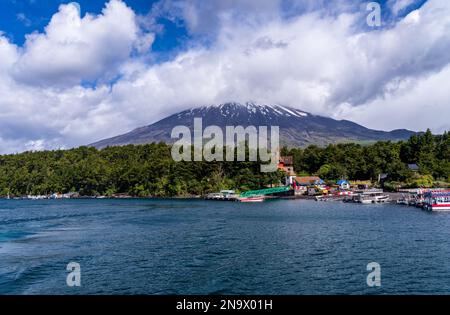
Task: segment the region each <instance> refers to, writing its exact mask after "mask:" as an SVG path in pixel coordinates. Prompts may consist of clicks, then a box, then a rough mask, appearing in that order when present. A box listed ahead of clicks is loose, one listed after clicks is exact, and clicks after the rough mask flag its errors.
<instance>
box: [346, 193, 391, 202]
mask: <svg viewBox="0 0 450 315" xmlns="http://www.w3.org/2000/svg"><path fill="white" fill-rule="evenodd" d="M354 201H355V202H358V203H362V204H371V203H385V202H389V201H390V198H389V195H386V194H385V193H384V192H383V191H382V190H381V189H373V190H367V191H363V192H361V193H359V194H358V195H357V196H356V197H355V198H354Z"/></svg>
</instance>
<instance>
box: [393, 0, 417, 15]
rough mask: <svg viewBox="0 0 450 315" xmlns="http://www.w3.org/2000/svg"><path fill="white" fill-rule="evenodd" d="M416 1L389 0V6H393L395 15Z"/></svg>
mask: <svg viewBox="0 0 450 315" xmlns="http://www.w3.org/2000/svg"><path fill="white" fill-rule="evenodd" d="M415 2H416V0H389V1H388V6H389V7H390V8H391V10H392V13H394V15H398V13H399V12H401V11H402V10H404V9H406V8H408V7H409V6H410V5H412V4H414V3H415Z"/></svg>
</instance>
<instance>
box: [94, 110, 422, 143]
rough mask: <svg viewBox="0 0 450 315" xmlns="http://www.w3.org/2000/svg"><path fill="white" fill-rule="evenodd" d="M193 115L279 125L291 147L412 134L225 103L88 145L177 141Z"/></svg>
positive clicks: (223, 122) (215, 121)
mask: <svg viewBox="0 0 450 315" xmlns="http://www.w3.org/2000/svg"><path fill="white" fill-rule="evenodd" d="M196 117H201V118H203V126H204V127H205V126H210V125H216V126H219V127H221V128H224V127H225V126H237V125H241V126H244V127H247V126H249V125H253V126H279V127H280V142H281V144H282V145H287V146H290V147H293V146H298V147H305V146H308V145H311V144H316V145H319V146H324V145H327V144H330V143H340V142H371V141H379V140H393V141H398V140H405V139H408V138H409V137H410V136H411V135H413V134H414V132H413V131H409V130H405V129H400V130H393V131H390V132H386V131H379V130H372V129H368V128H366V127H363V126H361V125H358V124H356V123H354V122H351V121H348V120H335V119H332V118H329V117H323V116H317V115H312V114H310V113H307V112H304V111H301V110H298V109H294V108H291V107H286V106H280V105H260V104H254V103H246V104H239V103H225V104H221V105H212V106H204V107H198V108H192V109H188V110H185V111H182V112H179V113H177V114H174V115H171V116H169V117H166V118H164V119H162V120H160V121H158V122H156V123H154V124H151V125H148V126H145V127H140V128H137V129H135V130H133V131H131V132H128V133H126V134H123V135H119V136H116V137H113V138H109V139H104V140H101V141H98V142H95V143H92V144H91V146H94V147H96V148H105V147H107V146H120V145H126V144H145V143H151V142H160V141H164V142H167V143H173V142H174V141H176V139H171V137H170V135H171V132H172V129H173V127H175V126H179V125H183V126H187V127H189V128H191V130H193V124H194V118H196ZM224 134H225V133H224Z"/></svg>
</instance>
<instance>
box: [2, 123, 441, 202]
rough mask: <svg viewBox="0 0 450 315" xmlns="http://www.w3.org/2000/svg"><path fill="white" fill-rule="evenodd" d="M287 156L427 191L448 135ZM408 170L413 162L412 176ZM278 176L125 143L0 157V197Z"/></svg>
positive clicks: (199, 188) (236, 182) (230, 184)
mask: <svg viewBox="0 0 450 315" xmlns="http://www.w3.org/2000/svg"><path fill="white" fill-rule="evenodd" d="M282 154H283V155H292V156H293V158H294V168H295V171H296V172H297V174H303V175H318V176H320V177H322V178H323V179H326V180H336V179H340V178H346V179H351V180H356V179H358V180H373V181H376V180H377V179H378V176H379V175H380V174H386V176H387V177H386V178H385V184H386V185H391V186H392V188H396V187H399V186H411V187H413V186H425V187H428V186H432V185H435V184H436V182H437V181H441V182H444V184H445V182H450V178H449V177H450V136H449V133H444V134H443V135H438V136H434V135H432V134H431V132H430V131H427V132H426V133H423V134H420V135H415V136H413V137H411V138H410V139H409V140H408V141H404V142H377V143H374V144H372V145H368V146H364V145H359V144H352V143H349V144H337V145H329V146H327V147H325V148H320V147H317V146H309V147H307V148H305V149H297V148H295V149H288V148H283V149H282ZM408 164H417V165H418V166H419V168H420V170H419V172H418V173H417V172H413V171H412V170H410V169H409V168H408V166H407V165H408ZM283 177H284V174H283V173H282V172H280V171H278V172H275V173H261V172H260V162H259V161H258V162H174V161H173V159H172V157H171V147H170V146H169V145H167V144H164V143H159V144H147V145H138V146H134V145H128V146H122V147H109V148H106V149H103V150H97V149H95V148H92V147H80V148H76V149H71V150H58V151H42V152H24V153H20V154H12V155H2V156H0V195H1V196H7V195H8V194H9V195H12V196H22V195H28V194H30V195H42V194H50V193H54V192H59V193H67V192H78V193H80V194H81V195H89V196H92V195H107V196H111V195H113V194H118V193H124V194H129V195H132V196H141V197H144V196H156V197H172V196H188V195H203V194H206V193H209V192H214V191H218V190H221V189H238V190H241V191H245V190H249V189H258V188H261V187H265V186H267V185H270V184H278V183H280V182H281V181H283Z"/></svg>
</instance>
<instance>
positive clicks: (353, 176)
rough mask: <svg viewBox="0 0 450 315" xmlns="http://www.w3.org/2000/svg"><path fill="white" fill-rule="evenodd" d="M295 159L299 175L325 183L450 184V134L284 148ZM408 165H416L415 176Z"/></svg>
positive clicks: (425, 134)
mask: <svg viewBox="0 0 450 315" xmlns="http://www.w3.org/2000/svg"><path fill="white" fill-rule="evenodd" d="M282 154H285V155H292V156H293V158H294V168H295V170H296V171H297V173H304V174H316V175H318V176H320V177H321V178H323V179H327V180H336V179H340V178H345V179H350V180H372V181H377V180H378V179H379V175H383V176H382V179H383V180H384V182H385V184H386V185H388V186H389V185H391V186H392V187H391V188H398V187H400V186H402V187H420V186H422V187H431V186H433V185H439V184H441V183H439V181H440V182H442V184H443V185H446V182H450V134H449V133H448V132H445V133H444V134H443V135H436V136H434V135H433V134H432V133H431V132H430V130H427V132H425V133H421V134H417V135H414V136H412V137H411V138H410V139H409V140H408V141H402V142H390V141H381V142H376V143H374V144H372V145H368V146H363V145H359V144H354V143H348V144H337V145H329V146H327V147H325V148H319V147H317V146H309V147H307V148H306V149H291V150H289V149H287V148H283V150H282ZM408 164H416V165H418V167H419V171H418V172H415V171H413V170H411V169H410V168H409V167H408Z"/></svg>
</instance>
